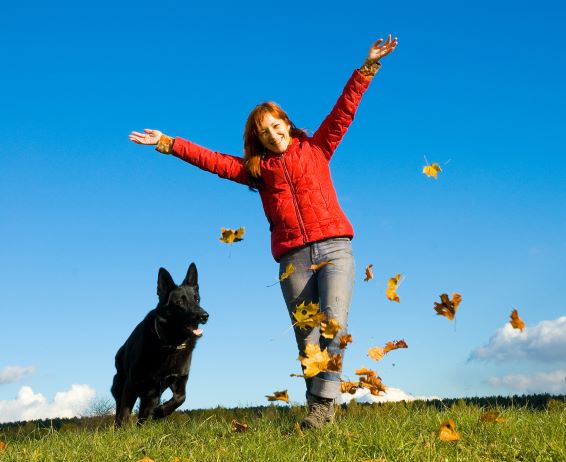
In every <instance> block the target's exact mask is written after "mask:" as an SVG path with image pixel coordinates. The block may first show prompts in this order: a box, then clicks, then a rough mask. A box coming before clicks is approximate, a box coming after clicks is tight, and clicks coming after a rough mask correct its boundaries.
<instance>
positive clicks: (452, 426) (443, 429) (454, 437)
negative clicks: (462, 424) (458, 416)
mask: <svg viewBox="0 0 566 462" xmlns="http://www.w3.org/2000/svg"><path fill="white" fill-rule="evenodd" d="M438 438H439V439H440V441H458V440H459V439H460V434H459V433H458V432H456V422H454V419H448V420H447V421H446V422H443V423H442V424H440V427H439V429H438Z"/></svg>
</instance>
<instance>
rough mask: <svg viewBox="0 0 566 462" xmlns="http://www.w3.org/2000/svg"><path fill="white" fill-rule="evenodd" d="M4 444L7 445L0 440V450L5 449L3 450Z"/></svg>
mask: <svg viewBox="0 0 566 462" xmlns="http://www.w3.org/2000/svg"><path fill="white" fill-rule="evenodd" d="M6 446H7V444H6V443H4V441H0V451H5V450H6Z"/></svg>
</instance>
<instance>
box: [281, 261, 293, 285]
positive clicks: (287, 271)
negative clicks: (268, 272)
mask: <svg viewBox="0 0 566 462" xmlns="http://www.w3.org/2000/svg"><path fill="white" fill-rule="evenodd" d="M294 272H295V267H294V266H293V263H289V264H288V265H287V266H286V267H285V272H284V273H283V274H281V276H279V281H284V280H285V279H287V278H288V277H289V276H291V274H293V273H294Z"/></svg>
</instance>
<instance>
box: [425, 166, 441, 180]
mask: <svg viewBox="0 0 566 462" xmlns="http://www.w3.org/2000/svg"><path fill="white" fill-rule="evenodd" d="M439 172H442V169H441V168H440V165H438V164H437V163H436V162H433V163H432V164H430V165H425V166H424V167H423V173H424V174H425V175H426V176H428V177H431V176H432V177H434V179H435V180H437V179H438V173H439Z"/></svg>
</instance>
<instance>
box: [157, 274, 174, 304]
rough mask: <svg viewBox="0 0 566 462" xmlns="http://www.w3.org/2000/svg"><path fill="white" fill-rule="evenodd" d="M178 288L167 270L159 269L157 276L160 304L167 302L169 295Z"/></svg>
mask: <svg viewBox="0 0 566 462" xmlns="http://www.w3.org/2000/svg"><path fill="white" fill-rule="evenodd" d="M175 287H177V286H176V285H175V282H174V281H173V278H172V277H171V275H170V274H169V271H167V270H166V269H165V268H159V274H158V275H157V296H158V297H159V301H160V302H165V301H166V300H167V298H168V297H169V293H170V292H171V291H172V290H173V289H174V288H175Z"/></svg>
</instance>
